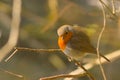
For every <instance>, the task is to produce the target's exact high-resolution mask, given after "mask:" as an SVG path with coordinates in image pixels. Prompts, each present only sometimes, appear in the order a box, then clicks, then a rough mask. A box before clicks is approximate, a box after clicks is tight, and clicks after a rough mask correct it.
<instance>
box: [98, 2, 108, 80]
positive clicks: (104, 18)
mask: <svg viewBox="0 0 120 80" xmlns="http://www.w3.org/2000/svg"><path fill="white" fill-rule="evenodd" d="M101 1H102V0H99V2H100V3H101ZM101 7H102V13H103V27H102V30H101V32H100V34H99V36H98V41H97V56H98V60H99V62H100V64H99V66H100V70H101V72H102V75H103V78H104V80H107V78H106V75H105V71H104V69H103V66H102V63H101V57H100V52H99V47H100V40H101V38H102V35H103V32H104V30H105V27H106V14H105V10H104V5H103V4H102V3H101Z"/></svg>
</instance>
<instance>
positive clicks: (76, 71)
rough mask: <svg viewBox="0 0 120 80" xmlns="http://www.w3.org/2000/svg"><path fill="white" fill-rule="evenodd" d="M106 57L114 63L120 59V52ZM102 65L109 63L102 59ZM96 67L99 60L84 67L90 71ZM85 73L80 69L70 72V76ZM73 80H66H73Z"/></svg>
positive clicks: (66, 79)
mask: <svg viewBox="0 0 120 80" xmlns="http://www.w3.org/2000/svg"><path fill="white" fill-rule="evenodd" d="M106 57H107V58H109V59H110V61H111V62H113V61H115V60H117V59H118V58H120V50H118V51H114V52H112V53H109V54H108V55H106ZM101 63H102V64H105V63H107V61H106V60H104V59H103V58H102V59H101ZM96 65H99V60H98V59H96V60H95V61H94V63H88V64H85V65H84V67H85V69H87V70H90V69H92V68H93V67H95V66H96ZM83 72H84V71H83V69H81V68H78V69H76V70H74V71H72V72H70V73H69V74H70V75H78V74H82V73H83ZM73 78H74V77H73ZM73 78H65V79H64V80H72V79H73Z"/></svg>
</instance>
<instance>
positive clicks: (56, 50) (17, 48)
mask: <svg viewBox="0 0 120 80" xmlns="http://www.w3.org/2000/svg"><path fill="white" fill-rule="evenodd" d="M14 49H15V50H14V51H13V53H12V54H11V55H10V56H9V57H8V58H6V59H5V62H7V61H8V60H9V59H10V58H11V57H12V56H13V55H14V54H15V53H16V52H17V51H31V52H49V53H50V52H61V50H60V49H32V48H25V47H15V48H14Z"/></svg>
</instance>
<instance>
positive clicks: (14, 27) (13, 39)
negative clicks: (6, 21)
mask: <svg viewBox="0 0 120 80" xmlns="http://www.w3.org/2000/svg"><path fill="white" fill-rule="evenodd" d="M20 14H21V0H13V11H12V17H13V18H12V22H11V31H10V35H9V39H8V42H7V43H6V44H5V45H4V46H3V47H2V48H1V49H0V61H2V60H3V58H4V57H5V56H6V55H7V54H8V53H9V52H10V51H11V50H12V49H13V47H14V46H15V45H16V43H17V39H18V33H19V24H20Z"/></svg>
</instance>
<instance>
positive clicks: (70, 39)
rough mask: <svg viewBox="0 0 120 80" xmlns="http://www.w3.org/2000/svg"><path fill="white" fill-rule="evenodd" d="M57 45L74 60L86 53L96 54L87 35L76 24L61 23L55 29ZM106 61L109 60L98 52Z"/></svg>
mask: <svg viewBox="0 0 120 80" xmlns="http://www.w3.org/2000/svg"><path fill="white" fill-rule="evenodd" d="M57 34H58V46H59V48H60V49H61V50H62V52H63V53H64V54H65V55H67V56H68V57H70V58H71V59H74V60H79V59H81V58H82V57H83V56H84V55H85V54H86V53H89V54H97V50H96V48H95V47H94V46H93V45H92V44H91V41H90V39H89V37H88V35H87V34H86V33H85V32H84V31H83V30H82V29H80V27H78V26H72V25H62V26H61V27H59V28H58V29H57ZM100 56H101V57H103V58H104V59H105V60H106V61H108V62H110V60H109V59H108V58H107V57H105V56H104V55H102V54H101V53H100Z"/></svg>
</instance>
